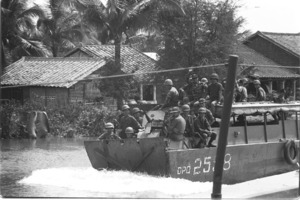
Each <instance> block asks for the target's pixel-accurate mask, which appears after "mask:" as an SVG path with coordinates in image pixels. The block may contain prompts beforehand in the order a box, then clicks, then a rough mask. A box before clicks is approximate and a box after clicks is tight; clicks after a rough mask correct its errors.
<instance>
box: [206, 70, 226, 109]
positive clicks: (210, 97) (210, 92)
mask: <svg viewBox="0 0 300 200" xmlns="http://www.w3.org/2000/svg"><path fill="white" fill-rule="evenodd" d="M210 80H211V84H210V85H209V86H208V88H207V97H206V99H207V107H208V108H209V109H210V110H211V111H212V112H213V113H214V107H215V105H216V104H220V103H221V99H222V91H223V86H222V84H221V83H219V75H218V74H216V73H212V74H211V76H210Z"/></svg>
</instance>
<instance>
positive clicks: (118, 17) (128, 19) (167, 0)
mask: <svg viewBox="0 0 300 200" xmlns="http://www.w3.org/2000/svg"><path fill="white" fill-rule="evenodd" d="M179 2H180V1H179V0H107V2H106V3H103V1H102V0H88V1H87V0H77V4H76V5H77V8H78V10H80V11H83V16H84V19H85V21H86V22H87V23H88V24H90V25H92V26H94V27H97V30H98V31H99V32H98V33H99V34H98V38H99V40H100V41H101V42H102V43H104V44H105V43H107V42H108V41H111V40H114V45H115V66H116V67H117V69H120V68H121V38H122V34H123V33H126V32H127V31H128V30H138V29H140V28H143V27H147V26H150V25H151V24H152V23H153V21H152V20H151V19H153V18H155V15H156V14H157V12H159V11H162V10H163V11H167V10H168V11H172V12H173V11H175V12H177V11H179V12H181V13H184V12H183V10H182V8H181V6H180V3H179Z"/></svg>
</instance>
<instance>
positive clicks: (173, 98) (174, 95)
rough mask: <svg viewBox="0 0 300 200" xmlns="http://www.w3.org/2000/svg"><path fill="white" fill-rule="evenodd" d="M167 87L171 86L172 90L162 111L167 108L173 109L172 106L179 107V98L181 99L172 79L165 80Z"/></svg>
mask: <svg viewBox="0 0 300 200" xmlns="http://www.w3.org/2000/svg"><path fill="white" fill-rule="evenodd" d="M164 85H165V86H170V87H171V89H170V90H169V92H168V94H167V96H166V99H165V103H164V104H163V105H162V107H161V109H163V108H167V107H172V106H177V105H178V98H179V93H178V91H177V89H176V88H175V87H173V82H172V80H171V79H167V80H165V83H164Z"/></svg>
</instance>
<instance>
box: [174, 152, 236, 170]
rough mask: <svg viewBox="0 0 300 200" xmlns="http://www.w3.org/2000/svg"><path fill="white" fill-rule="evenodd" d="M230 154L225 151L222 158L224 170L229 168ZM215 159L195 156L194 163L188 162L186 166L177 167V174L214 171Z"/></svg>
mask: <svg viewBox="0 0 300 200" xmlns="http://www.w3.org/2000/svg"><path fill="white" fill-rule="evenodd" d="M230 162H231V155H230V154H229V153H227V154H226V155H225V158H224V166H223V169H224V170H229V169H230ZM214 164H215V161H212V159H211V157H210V156H209V157H204V159H203V160H202V159H201V158H196V159H195V161H194V163H193V164H192V165H191V164H190V163H189V164H188V165H187V166H182V167H177V174H178V175H180V174H191V173H192V174H193V175H197V174H200V173H209V172H210V171H214V167H213V166H214Z"/></svg>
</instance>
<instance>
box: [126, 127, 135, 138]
mask: <svg viewBox="0 0 300 200" xmlns="http://www.w3.org/2000/svg"><path fill="white" fill-rule="evenodd" d="M125 134H126V137H127V138H136V137H137V135H136V134H135V133H134V130H133V128H132V127H127V128H126V130H125Z"/></svg>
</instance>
